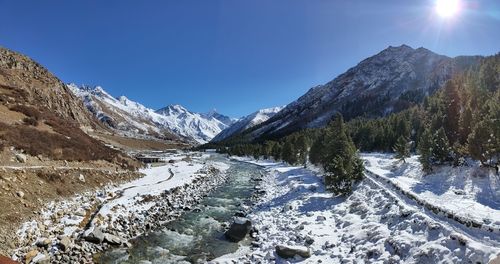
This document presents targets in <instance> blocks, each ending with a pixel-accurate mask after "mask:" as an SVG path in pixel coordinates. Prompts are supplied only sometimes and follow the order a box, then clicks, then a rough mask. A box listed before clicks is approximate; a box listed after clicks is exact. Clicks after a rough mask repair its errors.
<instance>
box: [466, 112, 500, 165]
mask: <svg viewBox="0 0 500 264" xmlns="http://www.w3.org/2000/svg"><path fill="white" fill-rule="evenodd" d="M498 123H499V122H494V121H492V120H490V119H486V120H482V121H480V122H478V123H477V124H476V126H474V128H473V130H472V133H471V134H470V135H469V139H468V141H469V144H468V148H469V153H470V155H471V156H472V157H473V158H474V159H477V160H479V161H481V164H482V165H487V166H493V164H492V162H493V159H494V158H498V156H499V154H498V153H499V151H500V141H499V140H498V137H499V136H500V135H498V133H499V131H500V128H499V125H498ZM495 130H497V131H495ZM495 134H497V135H495Z"/></svg>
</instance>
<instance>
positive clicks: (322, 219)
mask: <svg viewBox="0 0 500 264" xmlns="http://www.w3.org/2000/svg"><path fill="white" fill-rule="evenodd" d="M325 220H326V217H324V216H322V215H318V216H317V217H316V221H325Z"/></svg>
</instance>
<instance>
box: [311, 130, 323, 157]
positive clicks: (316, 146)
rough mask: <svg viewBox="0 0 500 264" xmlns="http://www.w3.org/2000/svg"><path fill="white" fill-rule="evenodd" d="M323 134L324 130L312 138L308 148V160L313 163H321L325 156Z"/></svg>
mask: <svg viewBox="0 0 500 264" xmlns="http://www.w3.org/2000/svg"><path fill="white" fill-rule="evenodd" d="M324 140H325V136H324V131H322V133H321V134H320V135H319V136H318V137H317V138H316V140H314V142H313V144H312V145H311V149H310V150H309V161H311V163H312V164H314V165H320V164H322V163H323V157H324V156H325V154H324V152H325V147H324V146H325V142H324Z"/></svg>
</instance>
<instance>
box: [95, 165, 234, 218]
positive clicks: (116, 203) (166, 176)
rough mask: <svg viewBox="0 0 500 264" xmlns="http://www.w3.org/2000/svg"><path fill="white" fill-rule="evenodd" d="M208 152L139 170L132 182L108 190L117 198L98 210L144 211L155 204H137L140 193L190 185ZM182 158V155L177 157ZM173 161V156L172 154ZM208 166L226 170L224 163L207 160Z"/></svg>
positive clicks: (113, 211)
mask: <svg viewBox="0 0 500 264" xmlns="http://www.w3.org/2000/svg"><path fill="white" fill-rule="evenodd" d="M207 156H208V155H203V156H202V157H201V158H195V157H193V159H194V160H195V161H194V162H193V161H185V160H179V159H177V162H176V163H173V164H167V165H164V166H159V167H152V168H147V169H143V170H141V172H142V173H144V175H145V176H144V177H142V178H140V179H137V180H135V181H132V182H129V183H126V184H123V185H120V186H119V187H117V188H115V189H113V190H111V191H110V192H109V193H110V194H111V195H112V196H115V195H117V198H115V199H110V200H109V201H108V202H106V203H105V204H104V205H103V206H102V208H101V209H100V211H99V214H100V215H102V216H106V215H108V214H109V215H110V216H112V217H116V216H117V215H120V214H121V215H130V214H131V213H135V211H144V210H147V209H149V208H150V207H151V206H152V205H154V201H151V202H149V203H140V205H138V204H139V203H137V202H138V201H141V200H143V199H144V198H143V195H146V194H147V195H153V196H155V195H159V194H161V193H162V192H164V191H166V190H172V189H174V188H176V187H180V186H183V185H185V184H191V183H192V182H193V181H194V180H195V179H197V177H199V176H201V175H202V172H203V170H202V168H203V167H204V166H205V165H206V164H205V163H206V162H205V161H204V160H205V158H206V157H207ZM179 157H182V156H179ZM172 159H174V160H175V157H172ZM210 165H212V166H214V167H215V168H217V169H219V170H220V171H222V172H223V171H226V170H227V169H228V168H229V165H228V164H227V163H223V162H210Z"/></svg>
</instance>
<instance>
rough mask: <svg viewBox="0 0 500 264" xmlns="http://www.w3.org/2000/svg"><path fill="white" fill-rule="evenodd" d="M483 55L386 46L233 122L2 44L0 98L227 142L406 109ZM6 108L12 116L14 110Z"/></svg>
mask: <svg viewBox="0 0 500 264" xmlns="http://www.w3.org/2000/svg"><path fill="white" fill-rule="evenodd" d="M481 59H482V57H481V56H459V57H455V58H450V57H447V56H443V55H439V54H436V53H433V52H432V51H429V50H427V49H425V48H418V49H413V48H411V47H409V46H407V45H402V46H398V47H388V48H387V49H385V50H383V51H381V52H380V53H378V54H376V55H374V56H372V57H369V58H367V59H365V60H363V61H361V62H360V63H359V64H358V65H356V66H354V67H353V68H351V69H349V70H347V71H346V72H345V73H343V74H341V75H339V76H338V77H336V78H335V79H333V80H332V81H330V82H328V83H326V84H324V85H319V86H316V87H314V88H311V89H310V90H309V91H308V92H307V93H305V94H304V95H303V96H301V97H300V98H298V99H297V100H296V101H294V102H292V103H290V104H288V105H287V106H286V107H284V108H271V109H263V110H259V111H256V112H255V113H253V114H250V115H249V116H246V117H244V118H242V119H241V120H239V121H238V120H237V119H234V118H230V117H227V116H225V115H222V114H220V113H217V112H216V111H210V112H208V113H195V112H191V111H189V110H187V109H186V108H184V107H182V106H180V105H169V106H167V107H165V108H162V109H159V110H157V111H155V110H153V109H150V108H147V107H145V106H144V105H142V104H140V103H137V102H134V101H132V100H129V99H128V98H127V97H125V96H121V97H118V98H115V97H113V96H111V95H110V94H109V93H107V92H106V91H105V90H104V89H103V88H102V87H99V86H86V85H83V86H77V85H74V84H69V85H65V84H64V83H62V82H61V81H60V80H59V79H57V77H55V76H54V75H52V74H51V73H50V72H48V70H46V69H45V68H43V67H42V66H41V65H39V64H38V63H36V62H34V61H32V60H31V59H29V58H28V57H26V56H24V55H21V54H18V53H16V52H12V51H10V50H7V49H3V48H0V70H1V71H0V77H1V78H0V96H1V98H0V99H1V100H3V102H4V105H6V106H9V107H12V106H15V105H16V104H22V105H29V106H30V107H35V108H36V109H40V111H52V112H53V113H54V114H56V115H57V116H59V117H61V118H62V119H64V120H66V121H71V122H74V123H76V124H78V125H79V127H80V128H82V129H84V130H85V131H91V130H99V131H100V130H103V129H104V130H103V131H106V130H107V131H110V130H111V131H113V132H114V133H118V134H120V135H122V136H126V137H134V138H154V139H167V140H173V141H184V142H189V143H192V144H203V143H207V142H209V141H211V140H212V141H213V142H226V141H227V142H229V141H230V140H231V139H232V138H235V137H237V138H238V139H239V141H248V142H250V141H262V140H266V139H277V138H280V137H282V136H285V135H288V134H290V133H293V132H295V131H298V130H301V129H304V128H311V127H321V126H324V125H325V124H326V123H328V122H329V120H330V119H331V117H332V116H333V115H334V114H335V113H336V112H340V113H342V114H343V116H344V118H345V119H347V120H349V119H352V118H355V117H358V116H366V117H379V116H385V115H388V114H390V113H393V112H398V111H401V110H404V109H407V108H408V107H411V106H413V105H415V104H418V103H420V102H422V101H423V99H424V98H425V97H426V96H428V95H430V94H432V93H434V92H435V91H436V90H438V89H439V88H440V87H441V86H442V85H443V84H444V83H445V82H446V81H447V80H449V79H450V78H451V77H452V76H453V75H455V74H459V73H461V72H463V71H465V70H467V69H468V68H470V67H471V66H473V65H476V64H477V63H478V62H479V61H480V60H481ZM69 91H72V93H71V92H69ZM75 96H76V97H75ZM77 98H78V99H77ZM80 101H82V102H83V104H82V103H81V102H80ZM83 109H86V110H88V111H86V110H83ZM9 111H10V112H9ZM24 111H27V110H26V109H25V110H24ZM3 112H5V114H4V115H5V116H12V113H11V112H12V110H9V109H3V110H2V111H0V113H3ZM9 120H10V119H9ZM97 120H99V121H100V122H97ZM9 122H11V123H15V122H16V120H11V121H9ZM9 124H10V123H9ZM37 129H42V128H37ZM106 133H108V132H106Z"/></svg>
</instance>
